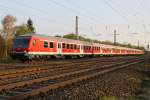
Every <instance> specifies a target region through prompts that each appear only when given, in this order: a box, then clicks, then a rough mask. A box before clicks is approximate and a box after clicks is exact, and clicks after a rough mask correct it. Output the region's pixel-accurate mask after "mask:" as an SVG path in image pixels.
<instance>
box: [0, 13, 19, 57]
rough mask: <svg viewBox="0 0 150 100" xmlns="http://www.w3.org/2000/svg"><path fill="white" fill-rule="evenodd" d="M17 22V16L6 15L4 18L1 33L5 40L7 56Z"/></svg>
mask: <svg viewBox="0 0 150 100" xmlns="http://www.w3.org/2000/svg"><path fill="white" fill-rule="evenodd" d="M15 22H16V18H15V17H13V16H12V15H6V16H5V17H4V19H3V20H2V25H3V29H2V31H1V32H0V33H1V36H2V37H3V39H4V41H5V54H6V57H7V51H8V49H9V48H10V45H11V44H12V40H13V38H14V33H15Z"/></svg>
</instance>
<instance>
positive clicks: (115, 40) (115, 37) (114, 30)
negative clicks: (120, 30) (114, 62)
mask: <svg viewBox="0 0 150 100" xmlns="http://www.w3.org/2000/svg"><path fill="white" fill-rule="evenodd" d="M116 35H117V34H116V30H114V45H116Z"/></svg>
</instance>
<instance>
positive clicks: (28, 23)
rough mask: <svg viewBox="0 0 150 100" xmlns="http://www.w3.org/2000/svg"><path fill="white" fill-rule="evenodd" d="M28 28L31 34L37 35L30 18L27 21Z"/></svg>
mask: <svg viewBox="0 0 150 100" xmlns="http://www.w3.org/2000/svg"><path fill="white" fill-rule="evenodd" d="M27 27H28V31H29V33H35V29H34V27H33V21H32V20H31V19H30V18H29V19H28V21H27Z"/></svg>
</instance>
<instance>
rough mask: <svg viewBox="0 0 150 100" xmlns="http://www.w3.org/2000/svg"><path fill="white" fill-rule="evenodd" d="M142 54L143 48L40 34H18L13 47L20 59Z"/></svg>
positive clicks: (13, 52) (14, 55)
mask: <svg viewBox="0 0 150 100" xmlns="http://www.w3.org/2000/svg"><path fill="white" fill-rule="evenodd" d="M141 54H144V51H143V50H138V49H132V48H126V47H120V46H114V45H106V44H100V43H94V42H87V41H79V40H73V39H66V38H61V37H53V36H45V35H40V34H26V35H22V36H17V37H16V38H15V41H14V45H13V49H12V55H13V57H14V58H19V59H34V58H49V57H57V56H63V57H66V58H67V57H72V56H77V57H84V56H103V55H112V56H113V55H141Z"/></svg>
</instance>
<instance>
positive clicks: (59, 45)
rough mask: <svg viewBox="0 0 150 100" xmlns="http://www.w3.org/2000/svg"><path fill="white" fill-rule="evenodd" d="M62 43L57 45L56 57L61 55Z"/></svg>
mask: <svg viewBox="0 0 150 100" xmlns="http://www.w3.org/2000/svg"><path fill="white" fill-rule="evenodd" d="M61 44H62V43H58V46H57V47H58V55H61V54H62V45H61Z"/></svg>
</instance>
